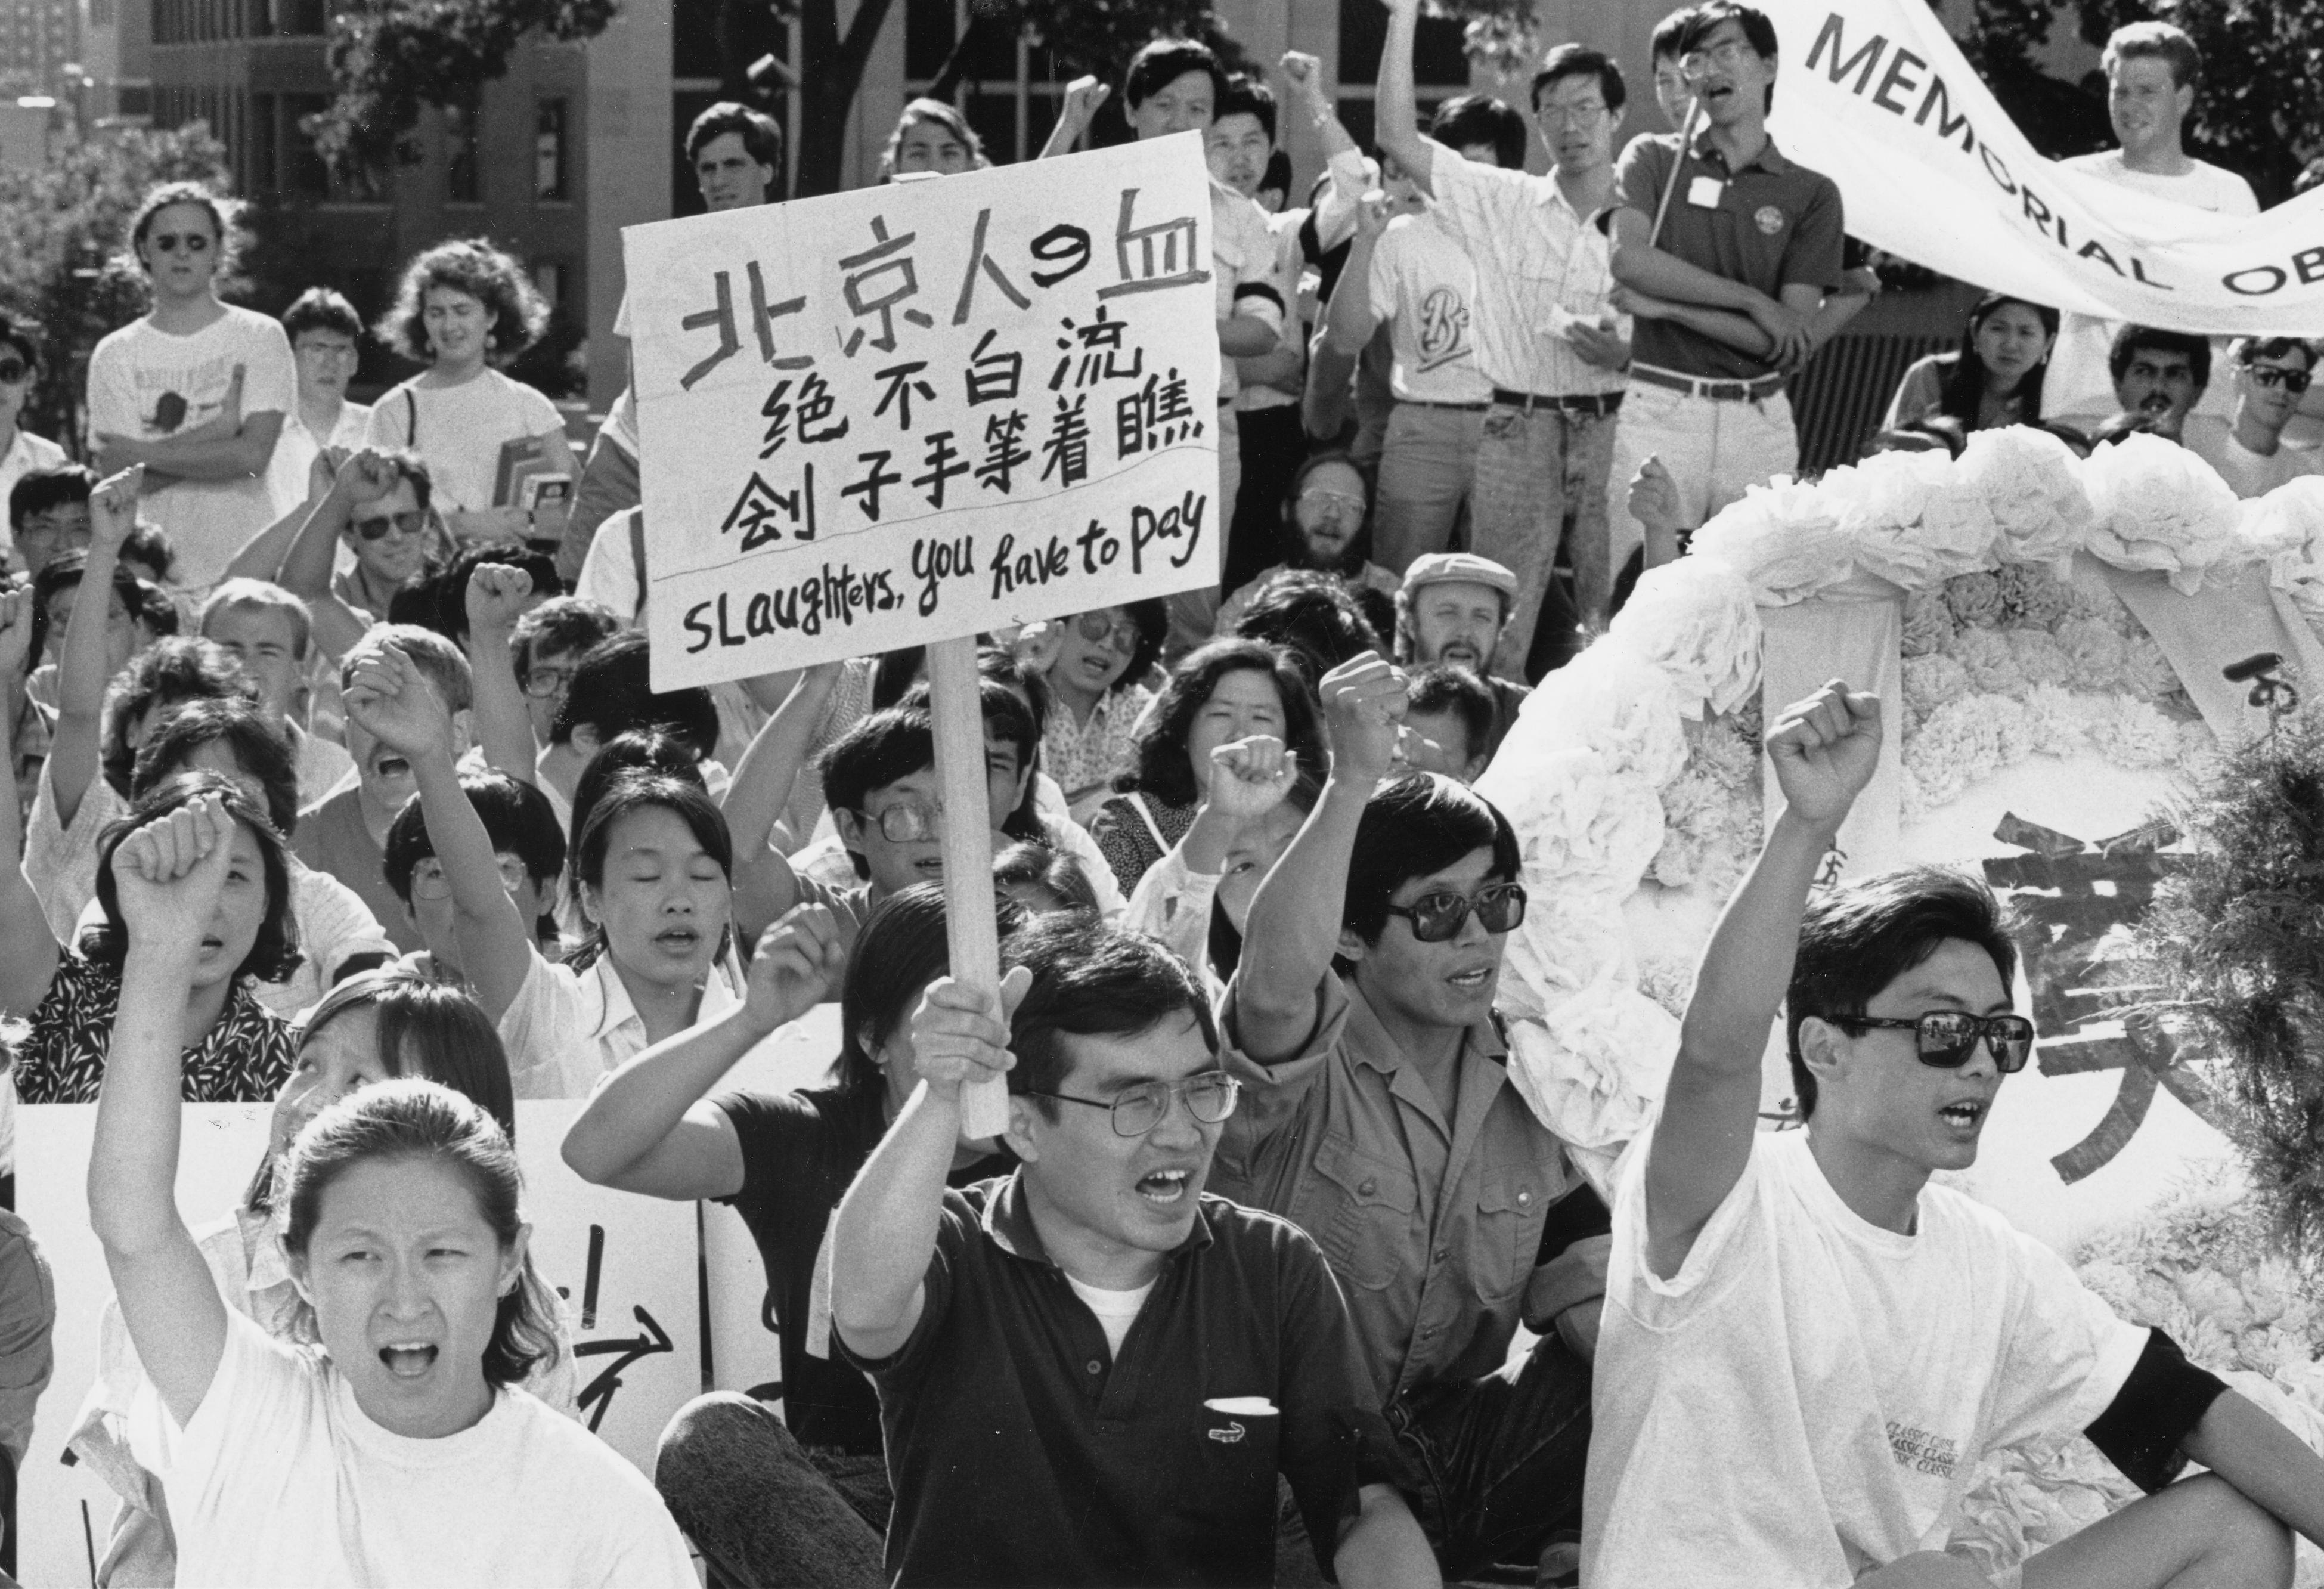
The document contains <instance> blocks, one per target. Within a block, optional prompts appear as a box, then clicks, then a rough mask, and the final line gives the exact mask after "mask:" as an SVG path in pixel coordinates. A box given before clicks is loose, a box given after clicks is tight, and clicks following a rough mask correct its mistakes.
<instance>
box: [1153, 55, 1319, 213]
mask: <svg viewBox="0 0 2324 1589" xmlns="http://www.w3.org/2000/svg"><path fill="white" fill-rule="evenodd" d="M1157 87H1159V85H1158V84H1157ZM1231 115H1248V116H1255V117H1257V118H1258V121H1259V131H1261V132H1263V133H1265V134H1267V141H1268V143H1274V142H1275V91H1274V90H1273V89H1271V88H1268V86H1267V85H1266V84H1265V83H1262V82H1260V81H1259V79H1257V78H1254V77H1252V76H1251V75H1250V73H1248V72H1237V73H1235V74H1234V75H1233V76H1232V77H1231V78H1229V79H1227V91H1226V92H1225V93H1223V94H1222V95H1220V96H1219V101H1218V108H1217V109H1216V110H1214V111H1213V113H1212V115H1211V121H1212V123H1213V125H1216V124H1218V123H1220V122H1222V121H1224V120H1226V119H1227V117H1229V116H1231ZM1290 170H1291V168H1290V163H1289V162H1285V164H1284V175H1285V180H1286V182H1287V181H1288V180H1289V177H1290ZM1286 191H1288V189H1287V188H1286Z"/></svg>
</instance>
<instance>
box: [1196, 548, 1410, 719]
mask: <svg viewBox="0 0 2324 1589" xmlns="http://www.w3.org/2000/svg"><path fill="white" fill-rule="evenodd" d="M1234 632H1235V633H1236V634H1238V635H1240V637H1242V638H1243V639H1245V640H1257V641H1263V642H1267V643H1268V644H1269V645H1276V646H1280V647H1282V648H1283V649H1285V650H1286V651H1289V652H1290V653H1291V655H1292V656H1293V657H1294V658H1295V659H1296V660H1297V661H1298V663H1299V667H1300V670H1301V671H1302V672H1303V673H1304V674H1305V676H1306V681H1307V688H1309V689H1311V690H1312V689H1314V688H1315V686H1316V685H1317V684H1318V683H1320V682H1321V681H1322V679H1323V675H1324V674H1326V673H1329V672H1330V671H1331V670H1333V669H1334V668H1336V667H1338V666H1340V664H1342V662H1346V661H1352V660H1353V659H1355V658H1357V657H1360V656H1361V655H1363V654H1364V652H1366V651H1387V650H1388V647H1387V646H1386V645H1384V644H1382V643H1381V642H1380V637H1379V631H1378V630H1376V629H1374V628H1373V627H1372V623H1371V620H1370V619H1369V617H1367V616H1366V615H1365V614H1364V609H1363V608H1362V607H1361V606H1360V605H1358V604H1357V602H1356V597H1355V595H1354V593H1353V592H1351V590H1349V588H1348V585H1347V581H1345V580H1343V579H1342V578H1341V577H1339V576H1338V575H1336V574H1324V573H1320V572H1318V571H1316V570H1314V569H1313V568H1293V569H1288V570H1286V571H1285V572H1283V573H1280V574H1277V575H1276V576H1275V577H1272V578H1270V579H1269V580H1268V582H1267V585H1266V586H1265V587H1264V588H1262V589H1261V590H1260V591H1259V594H1258V595H1257V596H1254V597H1252V598H1251V603H1250V605H1249V606H1247V607H1245V608H1243V610H1242V615H1241V616H1240V617H1238V618H1237V619H1236V620H1235V623H1234Z"/></svg>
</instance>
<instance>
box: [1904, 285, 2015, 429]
mask: <svg viewBox="0 0 2324 1589" xmlns="http://www.w3.org/2000/svg"><path fill="white" fill-rule="evenodd" d="M2057 341H2058V311H2057V310H2056V309H2052V308H2050V307H2049V306H2048V305H2047V304H2041V303H2030V302H2028V301H2027V300H2024V299H2023V298H2012V297H2010V296H2009V295H2008V294H2006V293H2004V292H1988V293H1987V294H1986V295H1985V296H1984V297H1982V298H1980V299H1978V300H1977V303H1976V305H1975V306H1974V307H1973V308H1971V309H1970V310H1969V323H1968V325H1967V326H1966V328H1964V329H1963V330H1962V332H1961V344H1960V347H1959V348H1958V349H1957V350H1955V351H1954V352H1951V353H1932V354H1931V355H1929V356H1927V357H1926V358H1923V359H1921V360H1920V361H1919V362H1917V363H1915V364H1914V365H1913V367H1912V368H1911V369H1909V370H1906V371H1905V372H1904V380H1903V381H1901V382H1899V383H1897V387H1896V395H1895V400H1894V401H1892V402H1890V403H1889V404H1888V417H1887V418H1886V419H1885V420H1882V421H1881V422H1880V428H1881V430H1907V429H1909V428H1911V427H1913V426H1914V425H1918V424H1921V423H1923V422H1924V421H1926V420H1931V419H1934V418H1937V417H1938V416H1940V415H1942V416H1948V417H1950V418H1951V419H1953V420H1958V421H1959V422H1960V428H1961V429H1962V430H1998V429H2000V428H2001V427H2003V426H2005V425H2021V424H2023V425H2030V424H2032V423H2033V421H2034V420H2037V419H2039V418H2040V417H2041V414H2042V379H2043V375H2044V374H2046V373H2047V372H2048V370H2049V367H2050V350H2051V349H2052V347H2054V346H2057Z"/></svg>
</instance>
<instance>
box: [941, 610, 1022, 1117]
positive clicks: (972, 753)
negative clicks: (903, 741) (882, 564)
mask: <svg viewBox="0 0 2324 1589" xmlns="http://www.w3.org/2000/svg"><path fill="white" fill-rule="evenodd" d="M928 710H929V716H932V717H933V718H934V719H935V727H936V799H937V802H938V805H939V808H940V809H941V811H942V813H943V815H942V817H941V818H939V820H940V822H941V824H942V832H943V838H944V888H945V938H946V940H947V941H948V942H949V943H950V945H951V952H952V975H953V976H954V978H955V979H956V980H958V981H961V982H965V983H973V984H975V985H976V986H978V987H982V988H988V989H994V990H997V989H998V988H999V987H1000V985H1001V927H1000V921H999V913H998V911H997V910H996V908H995V904H994V901H995V898H996V896H995V895H994V892H993V888H992V824H991V822H990V821H989V820H987V812H986V807H987V805H988V803H989V802H990V801H991V795H989V794H988V793H987V792H986V778H985V762H984V708H983V706H982V702H981V701H980V700H979V698H978V692H977V676H976V637H975V636H974V635H964V636H962V637H961V638H959V639H957V640H939V641H937V642H936V643H935V644H933V645H931V646H929V647H928ZM1008 1129H1009V1089H1008V1087H1007V1086H1006V1085H1005V1084H1004V1083H1001V1082H997V1081H995V1082H980V1083H978V1084H977V1085H976V1086H972V1087H968V1088H966V1089H964V1091H963V1092H962V1094H961V1096H960V1134H961V1135H962V1136H964V1137H997V1136H999V1135H1000V1134H1001V1132H1004V1131H1006V1130H1008Z"/></svg>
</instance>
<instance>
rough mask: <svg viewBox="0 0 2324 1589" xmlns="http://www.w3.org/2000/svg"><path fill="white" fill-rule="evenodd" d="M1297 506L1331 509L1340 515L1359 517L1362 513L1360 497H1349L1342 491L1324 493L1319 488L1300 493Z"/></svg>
mask: <svg viewBox="0 0 2324 1589" xmlns="http://www.w3.org/2000/svg"><path fill="white" fill-rule="evenodd" d="M1299 505H1300V506H1301V507H1303V508H1306V507H1312V508H1316V509H1319V510H1320V509H1323V508H1331V509H1334V510H1336V511H1337V512H1340V513H1355V514H1358V515H1361V514H1362V513H1363V511H1364V499H1363V498H1362V497H1360V496H1351V495H1349V494H1347V493H1346V492H1344V491H1325V490H1323V488H1322V487H1320V486H1319V487H1317V488H1315V489H1314V490H1312V491H1303V492H1301V493H1300V494H1299Z"/></svg>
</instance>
